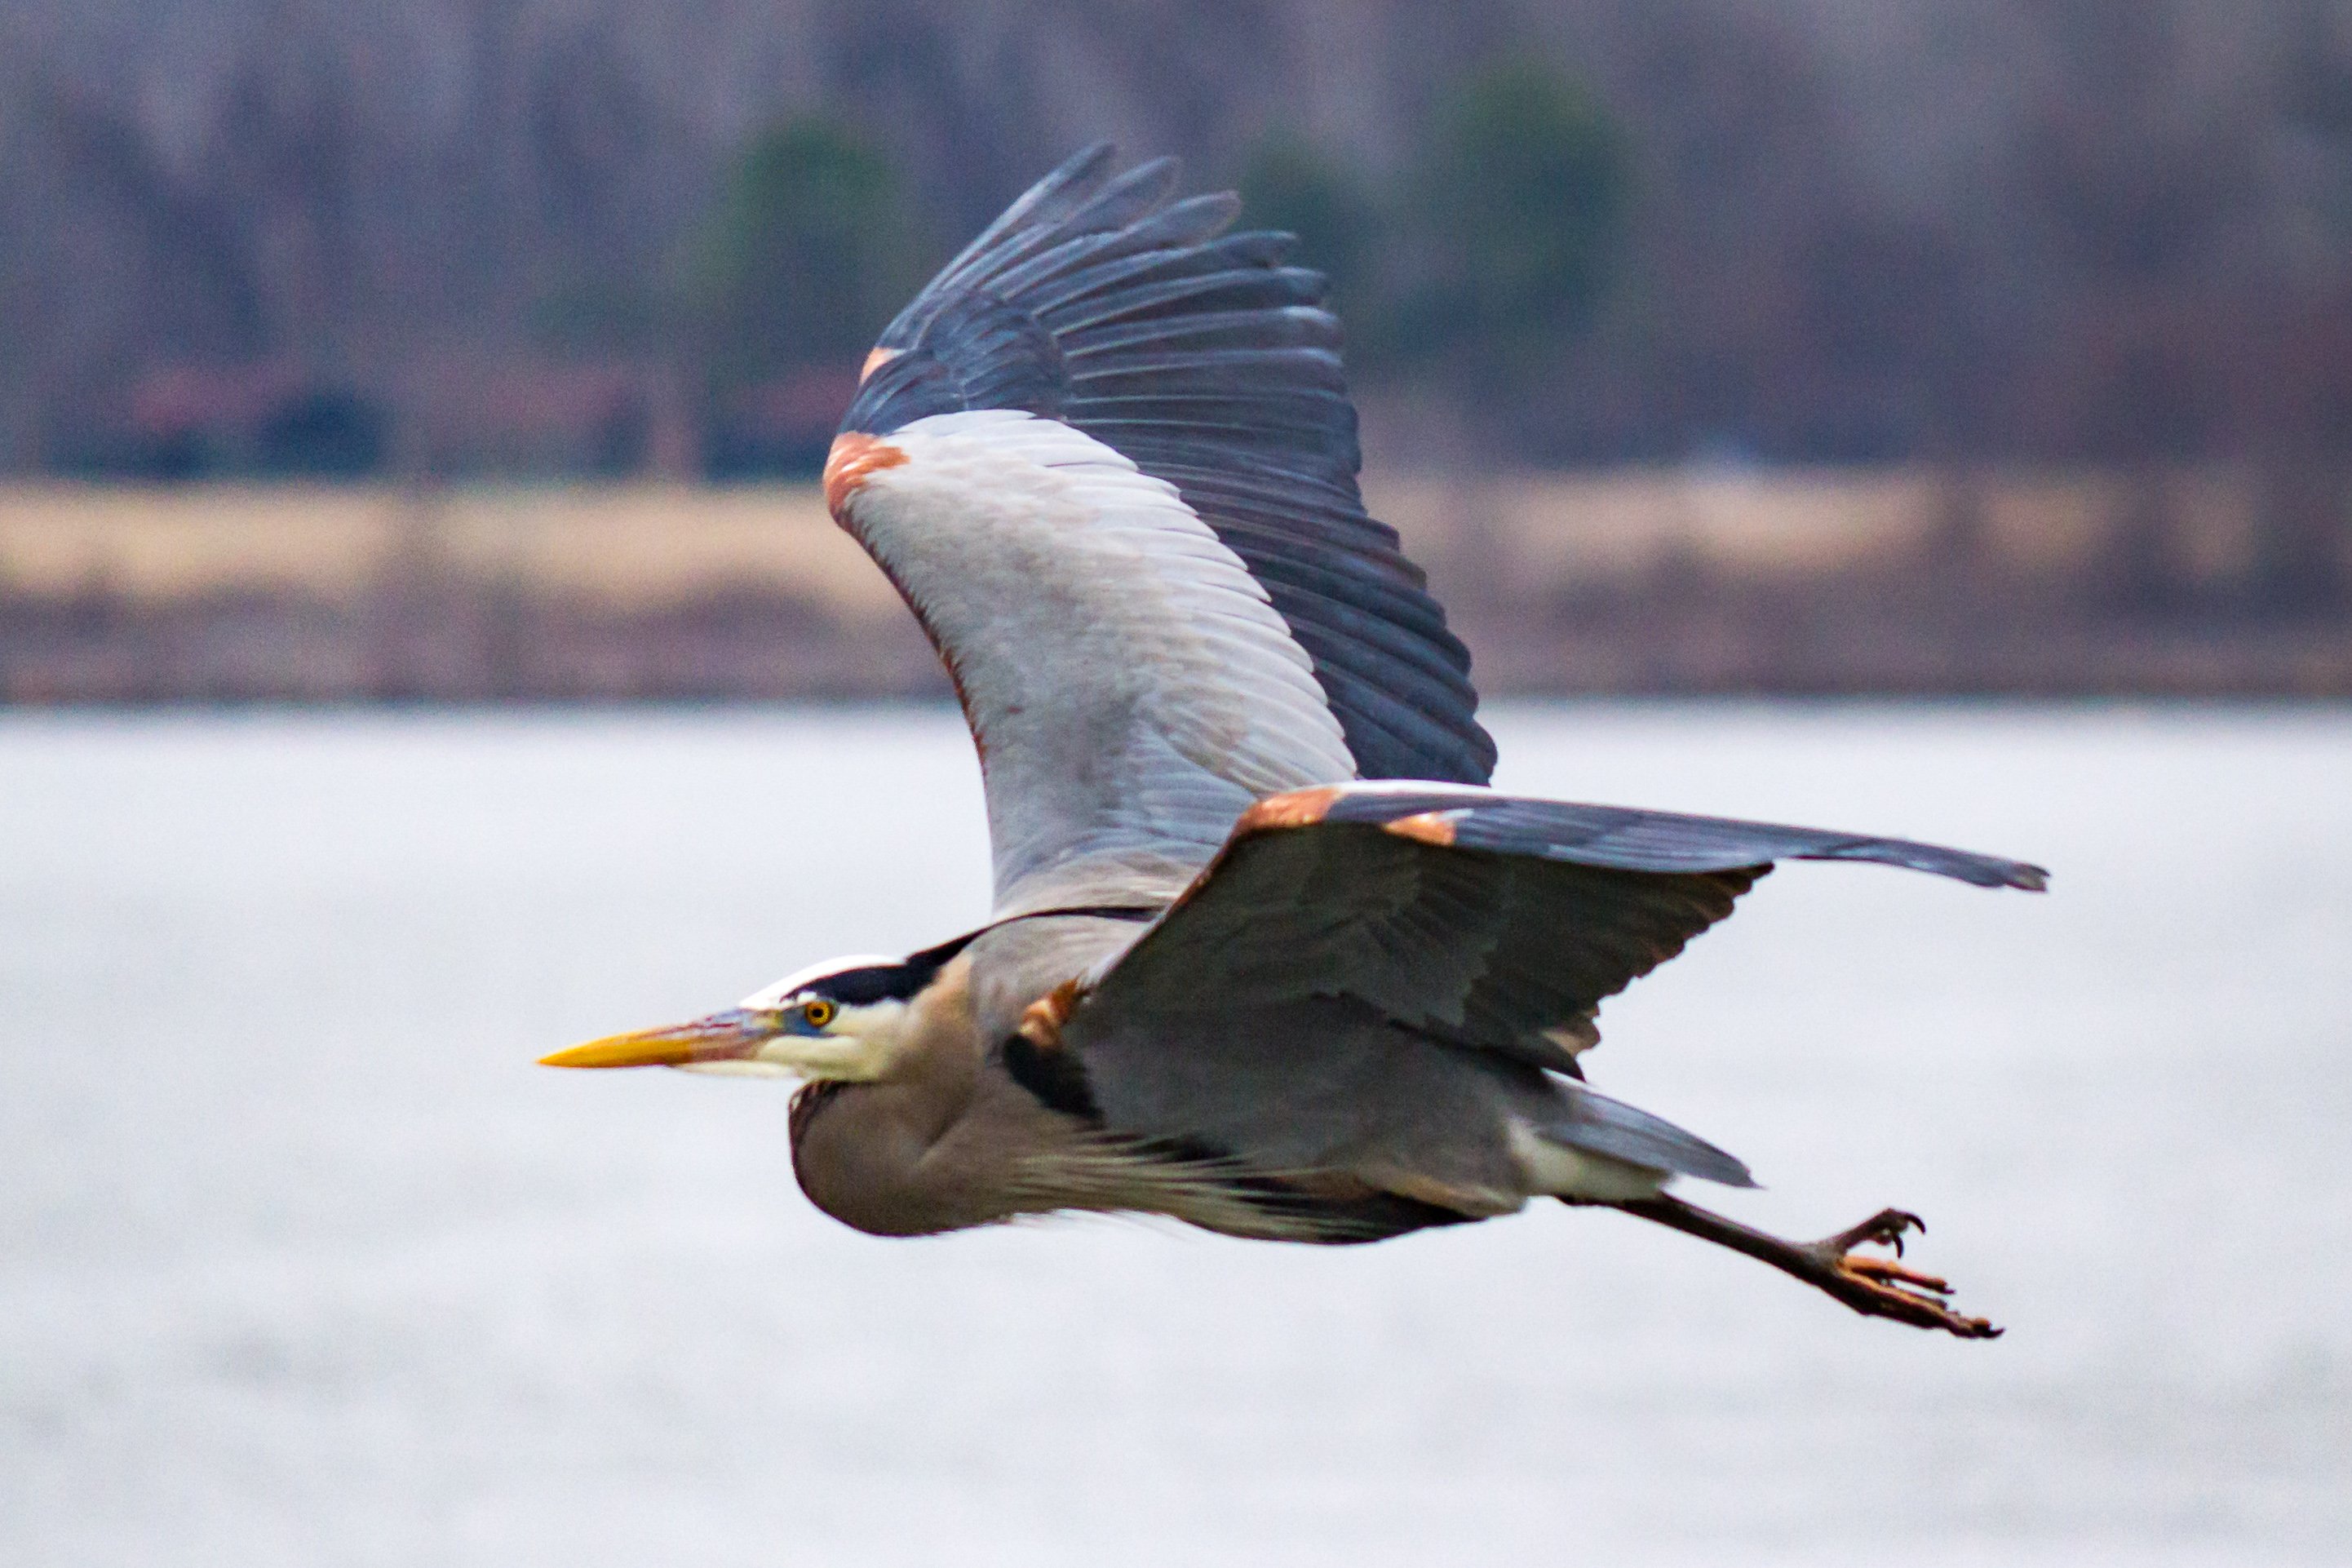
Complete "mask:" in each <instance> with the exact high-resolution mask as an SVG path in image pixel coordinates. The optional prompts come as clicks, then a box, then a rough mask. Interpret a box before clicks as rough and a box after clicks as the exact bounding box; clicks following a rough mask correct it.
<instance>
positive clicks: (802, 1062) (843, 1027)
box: [676, 953, 907, 1082]
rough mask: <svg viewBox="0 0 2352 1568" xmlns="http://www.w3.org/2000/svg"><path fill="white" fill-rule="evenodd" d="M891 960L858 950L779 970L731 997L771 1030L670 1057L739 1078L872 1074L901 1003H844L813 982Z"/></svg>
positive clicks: (893, 1035) (892, 1038)
mask: <svg viewBox="0 0 2352 1568" xmlns="http://www.w3.org/2000/svg"><path fill="white" fill-rule="evenodd" d="M896 963H898V960H897V959H895V958H888V957H885V956H883V955H880V954H877V953H859V954H856V955H854V956H852V957H848V958H835V959H829V960H827V961H826V962H824V963H818V964H812V965H810V966H809V967H808V968H806V969H803V970H800V971H798V972H796V973H792V974H787V975H785V976H784V977H783V978H782V980H779V981H777V982H776V983H775V984H772V985H764V986H761V988H760V989H759V990H757V991H754V992H752V993H751V994H750V995H749V996H746V997H744V998H743V1000H742V1001H741V1002H740V1003H738V1004H736V1006H737V1009H738V1011H739V1012H740V1013H748V1014H752V1015H755V1016H759V1017H760V1018H761V1021H762V1024H763V1025H764V1026H765V1027H766V1028H767V1029H772V1031H773V1032H772V1033H768V1034H767V1035H766V1037H765V1038H763V1039H761V1040H760V1042H759V1043H758V1044H757V1045H756V1046H755V1047H752V1048H751V1049H750V1050H748V1051H745V1052H743V1053H741V1054H740V1055H730V1056H725V1057H717V1058H710V1059H707V1060H702V1061H690V1062H680V1063H677V1064H676V1065H677V1067H678V1068H680V1070H682V1071H685V1072H703V1073H716V1074H720V1075H724V1076H732V1077H739V1078H797V1079H809V1080H812V1081H814V1080H831V1081H836V1082H862V1081H867V1080H870V1079H877V1078H879V1077H881V1076H882V1074H883V1072H884V1071H885V1070H887V1068H888V1067H889V1064H890V1059H891V1058H892V1056H893V1055H895V1054H896V1051H897V1048H898V1041H899V1037H900V1034H901V1031H902V1028H903V1026H904V1024H905V1021H906V1014H907V1005H906V1004H905V1003H904V1002H898V1001H882V1002H874V1003H869V1004H866V1005H863V1006H856V1005H845V1004H843V1003H840V1002H837V1001H835V999H834V998H832V997H830V996H826V995H824V994H822V992H821V990H820V989H818V984H817V983H818V982H820V981H823V980H824V979H827V978H828V977H830V976H832V975H835V974H840V973H844V972H845V971H848V970H852V969H868V968H873V967H876V966H877V965H880V966H887V965H893V964H896Z"/></svg>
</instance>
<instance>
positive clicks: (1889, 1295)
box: [1799, 1209, 2000, 1340]
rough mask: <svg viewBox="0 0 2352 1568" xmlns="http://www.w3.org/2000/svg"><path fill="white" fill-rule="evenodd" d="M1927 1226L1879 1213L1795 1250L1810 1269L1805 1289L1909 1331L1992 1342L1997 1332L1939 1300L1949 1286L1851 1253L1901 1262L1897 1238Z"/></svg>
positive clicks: (1896, 1212)
mask: <svg viewBox="0 0 2352 1568" xmlns="http://www.w3.org/2000/svg"><path fill="white" fill-rule="evenodd" d="M1915 1230H1916V1231H1921V1232H1925V1231H1926V1230H1927V1224H1926V1222H1924V1221H1922V1220H1921V1219H1920V1218H1919V1216H1918V1215H1915V1214H1906V1213H1905V1212H1904V1211H1903V1210H1901V1209H1881V1210H1880V1211H1879V1212H1878V1213H1876V1214H1874V1215H1871V1216H1870V1217H1869V1218H1868V1219H1866V1220H1864V1221H1863V1222H1862V1223H1861V1224H1860V1225H1857V1226H1853V1227H1852V1228H1851V1229H1848V1230H1842V1231H1840V1232H1838V1233H1837V1234H1836V1235H1835V1236H1829V1237H1822V1239H1821V1240H1819V1241H1816V1242H1812V1243H1810V1244H1808V1245H1806V1246H1804V1247H1801V1248H1799V1250H1800V1251H1801V1252H1802V1253H1803V1254H1804V1255H1805V1256H1806V1258H1808V1259H1809V1260H1810V1261H1811V1264H1812V1265H1813V1267H1812V1268H1807V1269H1806V1270H1804V1272H1803V1277H1804V1278H1805V1279H1807V1280H1808V1281H1809V1282H1811V1284H1813V1285H1816V1286H1818V1287H1820V1288H1821V1289H1822V1290H1824V1291H1826V1292H1828V1293H1829V1294H1830V1295H1832V1296H1833V1297H1835V1298H1836V1299H1837V1300H1841V1301H1843V1302H1844V1303H1845V1304H1846V1305H1847V1306H1849V1307H1851V1308H1853V1310H1855V1311H1857V1312H1860V1313H1862V1314H1863V1315H1864V1317H1870V1318H1892V1319H1893V1320H1895V1321H1896V1322H1898V1323H1909V1324H1910V1325H1911V1326H1912V1327H1914V1328H1919V1329H1941V1330H1943V1331H1945V1332H1946V1333H1948V1334H1954V1335H1957V1336H1958V1337H1959V1338H1961V1339H1964V1340H1992V1339H1999V1338H2000V1330H1999V1329H1997V1328H1995V1327H1993V1326H1992V1324H1991V1323H1990V1322H1988V1321H1985V1320H1984V1319H1982V1318H1970V1317H1964V1316H1962V1315H1961V1314H1960V1313H1958V1312H1955V1311H1953V1310H1952V1309H1951V1308H1950V1306H1949V1305H1948V1304H1947V1302H1946V1300H1945V1298H1946V1297H1948V1296H1949V1295H1950V1294H1951V1293H1952V1288H1951V1286H1950V1285H1949V1284H1948V1283H1947V1282H1946V1281H1944V1280H1942V1279H1937V1277H1936V1276H1935V1275H1933V1274H1922V1273H1921V1272H1919V1271H1918V1270H1917V1269H1916V1268H1905V1267H1904V1266H1903V1265H1902V1264H1900V1263H1897V1262H1895V1260H1894V1259H1893V1258H1874V1257H1870V1256H1868V1255H1866V1254H1862V1253H1858V1252H1856V1251H1855V1250H1854V1249H1855V1248H1856V1247H1872V1246H1875V1247H1893V1248H1894V1249H1895V1258H1901V1257H1902V1256H1903V1237H1905V1235H1906V1234H1907V1233H1908V1232H1911V1231H1915Z"/></svg>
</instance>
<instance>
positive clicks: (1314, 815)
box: [1234, 784, 1340, 838]
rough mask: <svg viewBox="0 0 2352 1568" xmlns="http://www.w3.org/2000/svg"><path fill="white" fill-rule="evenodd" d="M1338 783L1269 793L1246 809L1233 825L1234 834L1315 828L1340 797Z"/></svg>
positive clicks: (1236, 835) (1238, 835)
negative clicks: (1286, 828) (1280, 792)
mask: <svg viewBox="0 0 2352 1568" xmlns="http://www.w3.org/2000/svg"><path fill="white" fill-rule="evenodd" d="M1339 794H1340V790H1339V785H1338V784H1318V785H1317V786H1316V787H1315V788H1313V789H1294V790H1286V791H1285V792H1284V793H1283V794H1281V795H1267V796H1266V797H1265V799H1264V800H1262V801H1259V802H1258V803H1257V804H1256V805H1253V806H1251V807H1250V808H1249V809H1248V810H1247V811H1244V812H1243V813H1242V816H1241V820H1240V821H1239V822H1236V823H1234V837H1236V838H1239V837H1244V835H1247V834H1252V833H1269V832H1273V831H1275V830H1276V829H1278V828H1284V827H1312V826H1315V825H1316V824H1317V823H1318V822H1320V821H1322V820H1323V817H1324V814H1325V813H1327V812H1328V811H1329V810H1330V809H1331V803H1332V802H1333V801H1335V800H1338V799H1339Z"/></svg>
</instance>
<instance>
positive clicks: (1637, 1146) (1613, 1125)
mask: <svg viewBox="0 0 2352 1568" xmlns="http://www.w3.org/2000/svg"><path fill="white" fill-rule="evenodd" d="M1558 1088H1559V1090H1560V1097H1559V1110H1558V1112H1557V1113H1555V1114H1554V1115H1553V1116H1551V1117H1550V1118H1549V1119H1548V1120H1546V1121H1544V1122H1543V1123H1542V1124H1540V1125H1539V1126H1538V1127H1537V1128H1536V1129H1535V1131H1536V1132H1537V1133H1538V1135H1539V1136H1541V1137H1542V1138H1544V1139H1545V1140H1547V1141H1548V1142H1553V1143H1557V1144H1559V1145H1561V1146H1562V1147H1564V1148H1569V1149H1573V1150H1576V1151H1578V1152H1580V1153H1586V1154H1599V1155H1601V1156H1603V1157H1604V1158H1607V1159H1611V1160H1618V1161H1622V1162H1623V1163H1626V1164H1628V1165H1635V1166H1639V1167H1640V1168H1641V1169H1643V1170H1644V1171H1657V1172H1663V1173H1666V1174H1668V1175H1675V1176H1696V1177H1698V1178H1699V1179H1700V1180H1701V1181H1707V1182H1719V1183H1721V1184H1723V1185H1725V1186H1727V1187H1752V1186H1754V1185H1755V1184H1756V1178H1755V1177H1753V1176H1751V1175H1749V1174H1748V1167H1747V1165H1746V1164H1745V1163H1742V1162H1741V1161H1740V1160H1738V1158H1737V1157H1735V1156H1733V1155H1731V1154H1727V1153H1726V1152H1724V1151H1722V1150H1720V1149H1718V1148H1717V1147H1716V1146H1715V1145H1714V1144H1712V1143H1710V1142H1707V1141H1706V1139H1704V1138H1701V1137H1699V1136H1698V1135H1697V1134H1696V1133H1693V1132H1685V1131H1683V1130H1682V1129H1681V1128H1679V1127H1677V1126H1675V1124H1674V1123H1673V1122H1671V1121H1667V1120H1665V1119H1664V1117H1660V1116H1653V1115H1651V1114H1650V1113H1649V1112H1648V1111H1646V1110H1642V1109H1640V1108H1639V1107H1637V1106H1632V1105H1628V1104H1626V1103H1625V1102H1624V1101H1623V1100H1612V1099H1610V1098H1609V1097H1608V1096H1607V1095H1605V1094H1601V1093H1599V1092H1597V1091H1595V1090H1593V1089H1587V1088H1585V1087H1584V1086H1583V1085H1582V1084H1580V1083H1561V1084H1559V1085H1558Z"/></svg>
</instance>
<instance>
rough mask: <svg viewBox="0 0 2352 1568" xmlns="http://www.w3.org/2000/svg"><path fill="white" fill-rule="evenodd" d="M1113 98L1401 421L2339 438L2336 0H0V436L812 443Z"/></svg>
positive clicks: (612, 450) (30, 465)
mask: <svg viewBox="0 0 2352 1568" xmlns="http://www.w3.org/2000/svg"><path fill="white" fill-rule="evenodd" d="M1105 134H1108V135H1113V136H1116V137H1117V138H1118V139H1119V140H1120V141H1121V142H1123V143H1124V145H1125V146H1126V147H1127V148H1128V150H1129V152H1130V153H1132V154H1134V155H1138V156H1140V155H1144V154H1148V153H1157V152H1161V151H1169V152H1175V153H1181V154H1182V155H1184V156H1185V157H1187V158H1188V159H1189V160H1190V162H1191V163H1192V169H1193V173H1194V176H1195V177H1196V178H1197V179H1200V180H1202V181H1213V182H1232V183H1234V184H1238V185H1239V186H1240V187H1241V188H1242V189H1243V190H1244V193H1245V195H1247V197H1248V200H1249V203H1250V206H1249V211H1248V216H1247V219H1246V220H1245V221H1248V222H1250V223H1252V224H1254V225H1262V226H1279V227H1287V228H1290V229H1293V230H1295V231H1296V232H1297V233H1298V234H1299V235H1300V236H1301V237H1302V247H1301V258H1302V259H1303V260H1305V261H1306V262H1307V263H1308V264H1311V265H1315V266H1318V267H1321V268H1325V269H1326V270H1327V271H1328V272H1329V274H1330V275H1331V277H1332V279H1333V281H1334V289H1335V292H1336V295H1337V298H1338V300H1339V304H1340V306H1341V308H1342V309H1343V310H1344V311H1345V312H1346V314H1347V317H1348V321H1349V329H1350V332H1351V342H1352V344H1353V349H1352V354H1353V363H1354V366H1355V375H1356V379H1357V382H1358V384H1359V386H1360V388H1361V389H1362V390H1363V392H1364V394H1365V396H1366V401H1367V403H1368V405H1370V406H1371V407H1373V408H1374V410H1375V411H1376V412H1377V410H1378V409H1379V408H1381V407H1382V406H1393V407H1397V408H1402V409H1404V410H1406V411H1408V412H1409V414H1410V415H1411V417H1404V418H1397V419H1393V420H1391V426H1393V427H1394V428H1395V429H1396V430H1397V431H1398V432H1399V435H1398V437H1397V439H1396V441H1395V443H1394V445H1393V447H1387V448H1384V452H1385V455H1386V456H1388V457H1390V458H1395V459H1399V460H1408V461H1419V462H1444V461H1459V462H1491V461H1495V460H1496V459H1498V458H1508V459H1511V460H1516V461H1525V462H1561V463H1586V462H1617V461H1628V460H1634V461H1675V460H1683V459H1686V458H1691V457H1693V456H1694V455H1698V456H1715V455H1720V456H1726V457H1729V458H1734V459H1737V460H1742V461H1746V460H1755V461H1768V462H1769V461H1882V460H1894V459H1923V458H1924V459H1927V460H1932V461H1936V462H1939V463H1945V464H1954V465H1968V464H1976V463H1990V462H2000V461H2020V460H2021V461H2032V462H2076V461H2094V462H2109V463H2124V464H2135V465H2151V464H2160V463H2179V462H2188V461H2200V460H2207V459H2211V458H2238V459H2252V460H2258V461H2263V462H2266V463H2271V464H2273V466H2275V467H2276V468H2277V469H2278V471H2279V472H2280V473H2282V474H2291V473H2304V474H2308V473H2310V472H2313V471H2315V469H2316V468H2324V467H2325V466H2326V464H2328V463H2331V462H2335V461H2336V460H2337V459H2339V458H2341V456H2342V455H2343V454H2344V453H2345V452H2346V451H2347V450H2352V8H2347V6H2346V5H2343V4H2341V3H2339V0H2069V4H2067V5H2040V4H2032V3H2029V0H1884V3H1883V4H1882V5H1877V6H1874V7H1871V8H1869V12H1868V15H1867V16H1866V17H1864V16H1863V15H1862V13H1860V12H1858V11H1857V9H1856V8H1855V7H1854V6H1853V5H1847V4H1841V3H1840V0H1782V3H1772V0H1574V3H1559V0H1553V3H1542V0H1460V3H1458V4H1456V5H1449V6H1444V7H1433V6H1427V5H1415V4H1412V3H1411V0H1191V3H1180V0H1115V3H1106V4H1103V5H1088V6H1069V5H1055V4H1048V3H1046V0H992V3H991V4H986V5H970V6H941V5H929V4H921V3H919V0H857V3H855V4H853V3H851V0H778V3H777V4H774V5H769V6H764V7H731V6H718V7H696V8H688V9H686V10H683V11H677V10H673V9H671V8H666V7H646V6H633V5H624V4H622V3H621V0H566V3H564V4H561V5H559V4H557V0H386V3H383V4H378V5H370V6H330V5H325V4H324V3H323V0H5V4H0V465H5V467H6V468H11V469H14V470H16V471H19V472H25V471H34V470H40V469H52V470H68V471H85V472H95V471H112V472H140V473H147V474H153V475H162V476H169V475H176V474H197V473H207V472H236V471H272V472H288V471H310V472H319V473H329V474H351V473H368V472H390V473H398V474H413V475H424V474H432V473H441V472H463V471H469V470H480V469H498V470H503V471H544V472H628V471H639V470H643V469H646V468H656V469H665V470H667V471H672V472H679V473H691V472H703V473H717V474H721V475H726V474H740V473H756V472H762V471H773V470H776V469H780V468H793V467H795V466H804V465H806V464H807V463H809V462H810V461H811V460H812V459H813V458H814V455H815V454H816V453H819V452H821V451H822V445H823V437H824V433H825V431H826V430H827V429H829V427H830V425H831V414H830V411H832V410H837V408H838V406H839V404H840V401H841V399H842V397H843V395H845V385H846V383H845V377H846V376H847V375H849V374H853V372H854V366H855V363H856V359H857V357H858V355H859V354H860V353H862V351H863V348H864V346H865V345H866V342H869V341H870V339H871V337H872V335H873V333H874V331H876V330H877V328H878V327H879V325H880V324H881V323H882V321H885V320H886V319H887V317H888V315H889V314H890V313H891V312H892V310H895V309H896V307H897V306H898V303H899V302H900V301H901V300H903V299H904V298H905V296H906V293H907V291H908V289H909V288H910V287H912V286H914V285H915V284H916V283H918V282H919V280H920V279H921V277H922V276H923V275H924V273H925V271H926V269H927V268H929V267H930V266H932V265H935V264H936V263H937V262H938V261H939V260H940V259H941V258H943V257H944V256H945V255H946V254H948V252H949V251H950V249H951V248H952V247H953V245H954V244H955V243H957V242H958V241H959V240H960V239H961V237H964V236H966V235H968V234H969V233H970V232H971V230H972V229H974V228H975V227H976V226H978V225H980V224H981V223H982V222H984V221H985V220H986V219H987V217H988V216H991V215H992V212H993V211H994V210H995V209H996V207H997V206H998V205H1000V204H1001V203H1002V202H1003V200H1005V199H1006V198H1008V197H1009V196H1010V195H1013V193H1014V192H1016V191H1017V190H1018V189H1019V188H1020V187H1021V186H1022V185H1023V184H1026V183H1027V181H1028V180H1030V179H1031V178H1034V176H1035V175H1036V174H1038V173H1040V172H1042V171H1043V170H1044V169H1045V168H1046V167H1048V166H1050V165H1051V164H1052V163H1055V161H1057V160H1058V159H1059V158H1060V157H1062V156H1064V155H1065V154H1066V153H1067V152H1068V151H1070V150H1071V149H1072V148H1074V147H1075V146H1076V145H1078V144H1079V143H1081V142H1085V141H1087V140H1091V139H1093V138H1094V137H1097V136H1099V135H1105ZM2295 482H2298V483H2299V482H2304V481H2295ZM2311 482H2312V483H2317V484H2320V488H2321V489H2324V488H2325V485H2324V483H2322V482H2321V481H2316V480H2315V481H2311ZM2292 489H2294V484H2293V483H2287V482H2285V481H2283V493H2284V491H2286V490H2292ZM2292 555H2293V552H2292V551H2289V552H2288V556H2289V557H2292ZM2282 570H2283V571H2284V572H2286V574H2287V575H2288V576H2289V577H2292V576H2293V575H2294V572H2293V570H2292V569H2289V568H2282Z"/></svg>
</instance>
